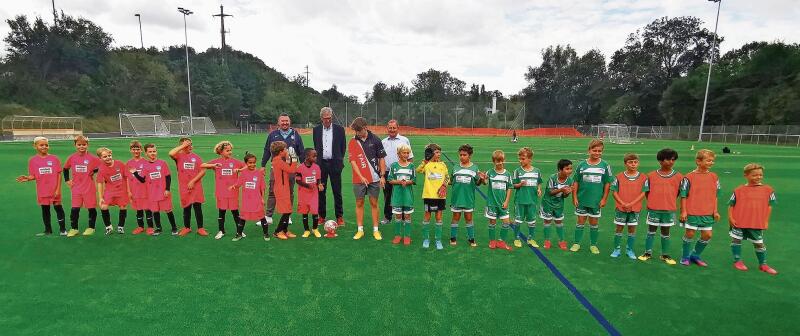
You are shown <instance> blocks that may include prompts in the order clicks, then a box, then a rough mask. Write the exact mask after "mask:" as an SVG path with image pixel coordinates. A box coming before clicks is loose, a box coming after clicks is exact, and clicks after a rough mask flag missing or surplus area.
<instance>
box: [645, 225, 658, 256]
mask: <svg viewBox="0 0 800 336" xmlns="http://www.w3.org/2000/svg"><path fill="white" fill-rule="evenodd" d="M655 241H656V233H655V232H650V231H647V237H645V239H644V252H645V253H650V254H653V243H655Z"/></svg>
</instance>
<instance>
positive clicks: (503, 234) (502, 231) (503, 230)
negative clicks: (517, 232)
mask: <svg viewBox="0 0 800 336" xmlns="http://www.w3.org/2000/svg"><path fill="white" fill-rule="evenodd" d="M508 227H509V225H508V224H506V223H503V225H501V226H500V240H501V241H506V238H507V237H508Z"/></svg>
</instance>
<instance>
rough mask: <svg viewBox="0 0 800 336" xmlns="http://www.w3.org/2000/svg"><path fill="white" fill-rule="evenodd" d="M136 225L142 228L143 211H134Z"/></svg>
mask: <svg viewBox="0 0 800 336" xmlns="http://www.w3.org/2000/svg"><path fill="white" fill-rule="evenodd" d="M136 225H138V226H139V227H140V228H143V227H144V210H136Z"/></svg>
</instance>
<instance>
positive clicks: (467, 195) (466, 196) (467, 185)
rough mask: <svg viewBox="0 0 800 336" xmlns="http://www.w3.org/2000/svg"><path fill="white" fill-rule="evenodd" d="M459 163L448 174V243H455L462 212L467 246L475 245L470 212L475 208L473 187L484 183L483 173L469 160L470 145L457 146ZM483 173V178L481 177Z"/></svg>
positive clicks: (473, 226) (470, 153)
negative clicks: (450, 217) (451, 214)
mask: <svg viewBox="0 0 800 336" xmlns="http://www.w3.org/2000/svg"><path fill="white" fill-rule="evenodd" d="M458 158H459V161H460V162H459V165H458V166H455V167H453V172H452V173H451V174H450V184H451V185H452V187H451V188H450V195H452V196H451V197H450V211H452V212H453V219H452V220H451V221H450V245H456V237H457V236H458V221H459V220H461V214H462V213H463V214H464V224H465V225H466V228H467V239H468V240H469V246H472V247H476V246H478V244H476V243H475V224H474V223H473V222H472V213H473V211H474V210H475V188H476V187H477V186H479V185H481V184H482V183H484V182H485V181H486V180H485V177H486V175H485V174H481V173H480V171H479V170H478V165H476V164H474V163H472V162H471V160H470V159H471V158H472V146H470V145H468V144H463V145H461V147H459V148H458ZM481 175H483V178H481Z"/></svg>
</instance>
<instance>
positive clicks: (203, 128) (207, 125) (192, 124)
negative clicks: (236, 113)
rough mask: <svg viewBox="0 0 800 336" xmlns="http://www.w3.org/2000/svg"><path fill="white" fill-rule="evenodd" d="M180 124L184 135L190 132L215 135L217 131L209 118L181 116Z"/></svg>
mask: <svg viewBox="0 0 800 336" xmlns="http://www.w3.org/2000/svg"><path fill="white" fill-rule="evenodd" d="M181 123H183V128H184V130H185V132H186V133H185V134H188V133H189V132H190V131H191V130H194V134H216V133H217V129H216V128H215V127H214V123H213V122H211V118H209V117H193V118H189V117H187V116H182V117H181Z"/></svg>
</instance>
